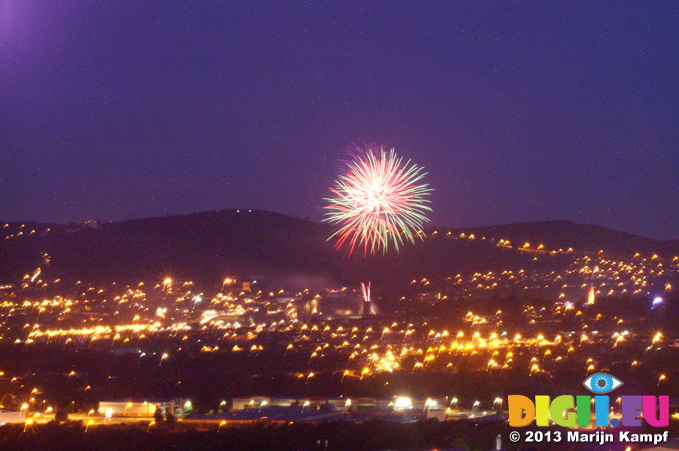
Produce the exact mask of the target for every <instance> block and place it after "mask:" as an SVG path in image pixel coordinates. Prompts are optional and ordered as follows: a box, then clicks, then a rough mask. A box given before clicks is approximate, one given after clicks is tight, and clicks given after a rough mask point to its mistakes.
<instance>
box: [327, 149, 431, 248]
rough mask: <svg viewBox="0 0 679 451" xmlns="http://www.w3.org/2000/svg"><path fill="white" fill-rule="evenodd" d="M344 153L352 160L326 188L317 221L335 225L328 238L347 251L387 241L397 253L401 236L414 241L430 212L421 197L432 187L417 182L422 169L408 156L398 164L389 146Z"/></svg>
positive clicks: (402, 238) (398, 161) (384, 245)
mask: <svg viewBox="0 0 679 451" xmlns="http://www.w3.org/2000/svg"><path fill="white" fill-rule="evenodd" d="M350 154H351V155H352V157H353V159H352V160H351V161H348V162H346V163H345V167H344V168H343V171H342V173H341V174H340V175H339V177H338V180H337V182H336V183H335V186H334V187H332V188H330V190H331V191H332V193H333V197H330V198H328V199H325V200H326V201H328V205H327V206H325V207H324V208H325V209H326V210H327V213H326V217H325V218H324V219H323V220H324V221H325V222H328V223H330V224H334V225H337V226H339V228H338V229H337V230H336V231H335V233H333V234H332V236H331V237H330V238H329V239H335V240H336V242H335V248H338V249H339V248H341V247H342V246H344V245H347V246H348V247H349V255H351V254H352V253H353V252H354V249H355V248H356V247H362V248H363V254H364V255H368V254H375V253H376V252H377V251H378V250H382V252H386V251H387V250H388V249H389V247H390V246H391V245H393V246H394V248H395V249H396V251H398V250H399V248H400V247H401V246H402V245H403V243H404V241H405V240H407V241H410V242H415V237H414V235H416V234H417V232H419V231H420V229H421V228H422V224H423V223H424V222H426V221H428V219H427V217H426V216H425V213H426V212H427V211H431V208H429V207H428V206H427V205H426V204H427V203H429V201H428V200H426V199H425V196H428V195H429V193H430V192H431V191H432V189H430V188H429V185H427V184H421V183H418V182H420V180H422V178H423V177H424V176H425V175H426V173H424V172H422V168H420V167H418V166H415V165H414V164H411V163H410V160H408V161H407V162H405V163H403V162H402V161H403V159H402V157H399V156H398V155H397V154H396V152H395V150H394V149H391V150H390V151H388V152H387V151H386V150H385V149H384V147H382V146H380V147H378V146H374V145H371V146H367V147H366V148H365V149H361V148H359V147H356V149H354V151H352V152H350Z"/></svg>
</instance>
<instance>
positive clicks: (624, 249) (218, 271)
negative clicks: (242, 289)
mask: <svg viewBox="0 0 679 451" xmlns="http://www.w3.org/2000/svg"><path fill="white" fill-rule="evenodd" d="M331 231H332V229H331V227H329V226H327V225H325V224H319V223H315V222H312V221H308V220H304V219H299V218H295V217H291V216H287V215H283V214H279V213H272V212H266V211H260V210H242V209H241V210H217V211H209V212H203V213H194V214H187V215H179V216H166V217H156V218H143V219H134V220H127V221H120V222H111V223H103V224H99V223H96V222H91V221H90V222H88V223H86V224H70V225H60V224H41V223H8V224H7V225H6V226H5V227H3V228H1V229H0V233H1V234H2V235H0V281H1V282H5V283H6V282H16V281H17V280H20V279H21V278H22V277H23V276H24V275H26V274H32V273H33V272H34V271H35V270H36V268H37V267H41V268H42V276H41V277H49V278H60V279H62V280H65V281H75V280H84V281H88V282H102V283H104V282H106V283H111V282H114V281H115V282H122V283H133V282H137V281H142V280H145V281H148V280H162V278H164V277H166V276H168V275H172V276H173V277H175V278H178V279H186V280H189V279H190V280H194V281H196V282H197V283H201V284H205V285H207V286H215V285H218V284H220V283H221V281H222V280H223V279H224V278H225V277H227V276H247V277H261V278H268V279H285V280H290V279H295V278H297V279H299V280H300V283H302V284H308V283H313V282H317V283H320V284H325V285H328V284H349V283H357V282H359V281H367V280H372V281H375V282H379V283H380V284H381V285H382V286H390V287H398V286H402V285H403V284H405V283H407V282H408V281H410V280H412V279H414V278H420V277H447V276H451V275H455V274H457V273H469V272H484V271H492V270H504V269H519V268H530V267H536V266H541V267H550V266H553V267H563V266H564V265H568V264H569V262H570V261H572V258H573V255H579V254H581V253H583V252H599V251H604V252H605V253H607V254H609V255H618V256H627V257H630V256H632V255H633V254H634V253H640V254H643V255H648V256H650V255H652V254H659V255H660V256H661V257H664V258H671V257H672V256H673V255H678V254H679V242H678V241H655V240H652V239H649V238H644V237H641V236H637V235H633V234H629V233H624V232H618V231H615V230H611V229H607V228H605V227H600V226H594V225H583V224H576V223H574V222H571V221H543V222H530V223H523V224H509V225H499V226H493V227H476V228H474V227H472V228H464V229H444V228H434V229H429V230H426V231H424V235H423V237H424V239H423V240H422V241H420V240H418V241H417V242H416V244H414V245H411V244H409V245H406V246H405V247H404V248H403V249H402V251H401V252H400V253H399V254H396V253H394V252H388V253H387V254H386V255H376V256H368V257H364V256H362V255H353V256H351V257H348V256H347V255H346V252H345V251H343V250H335V249H333V247H332V244H331V243H329V242H327V237H328V236H329V235H330V233H331ZM471 235H473V237H472V236H471ZM500 240H509V242H510V244H509V245H506V246H502V245H501V244H503V243H502V242H500ZM524 243H530V247H529V248H527V250H525V251H524V250H522V249H517V248H521V247H522V246H523V244H524ZM498 244H500V245H498ZM539 244H542V245H543V249H542V250H541V251H540V252H538V251H537V246H538V245H539ZM568 248H572V249H573V251H572V252H571V253H568V252H566V250H567V249H568ZM559 249H561V250H563V252H558V253H555V252H551V251H557V250H559ZM531 250H534V252H530V251H531ZM543 255H544V257H542V256H543ZM536 256H539V257H540V258H536Z"/></svg>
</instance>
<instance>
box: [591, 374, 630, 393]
mask: <svg viewBox="0 0 679 451" xmlns="http://www.w3.org/2000/svg"><path fill="white" fill-rule="evenodd" d="M582 385H584V386H585V388H586V389H587V390H589V391H591V392H592V393H596V394H604V393H608V392H612V391H613V390H615V389H616V388H618V387H620V386H621V385H622V381H621V380H620V379H618V378H617V377H615V376H611V375H610V374H606V373H596V374H592V375H591V376H589V377H588V378H587V379H585V380H584V381H583V382H582Z"/></svg>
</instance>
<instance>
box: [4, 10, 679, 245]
mask: <svg viewBox="0 0 679 451" xmlns="http://www.w3.org/2000/svg"><path fill="white" fill-rule="evenodd" d="M453 3H454V4H456V5H455V6H452V4H453ZM678 9H679V7H678V6H677V3H676V2H652V3H646V2H625V1H615V2H613V1H609V2H593V1H583V2H579V3H578V2H525V1H521V2H512V3H510V2H499V1H497V2H467V1H464V2H417V1H413V2H408V3H406V2H400V1H390V2H386V1H384V2H369V1H360V2H344V1H312V2H301V1H289V2H288V1H285V2H284V1H271V2H258V1H253V0H248V1H238V2H225V1H220V2H215V1H209V0H201V1H184V2H177V1H169V0H168V1H153V0H145V1H139V0H130V1H127V0H116V1H111V2H104V1H88V2H85V1H77V2H68V1H56V0H0V220H6V221H14V220H40V221H52V222H80V221H84V220H88V219H100V220H104V221H108V220H120V219H128V218H136V217H145V216H158V215H166V214H181V213H188V212H195V211H203V210H211V209H219V208H231V207H236V208H258V209H265V210H273V211H278V212H282V213H288V214H292V215H296V216H300V217H309V218H310V219H314V220H319V219H320V218H321V216H322V210H321V207H322V206H323V204H324V203H323V200H322V198H323V197H324V196H327V195H328V194H329V192H328V190H327V187H328V186H330V185H331V184H332V182H333V179H334V177H335V175H336V171H337V168H338V166H339V160H340V159H342V158H344V157H345V149H346V148H347V147H349V146H350V145H351V144H353V143H359V144H360V143H363V142H375V143H378V144H383V145H386V146H388V147H395V148H396V150H397V152H398V153H399V154H401V155H403V156H404V157H405V158H406V159H412V161H413V162H415V163H416V164H418V165H420V166H424V167H425V168H426V170H427V172H428V173H429V174H428V176H427V178H426V180H427V181H428V182H429V183H430V185H431V186H432V187H433V188H434V189H435V190H436V191H435V192H434V193H433V195H432V196H431V200H432V205H431V206H432V208H433V209H434V212H433V213H432V214H431V219H432V223H433V224H434V225H437V226H455V227H457V226H479V225H493V224H499V223H508V222H523V221H533V220H542V219H570V220H574V221H578V222H585V223H594V224H600V225H604V226H608V227H611V228H615V229H618V230H624V231H628V232H633V233H638V234H641V235H645V236H649V237H653V238H661V239H670V238H674V239H677V238H679V13H678Z"/></svg>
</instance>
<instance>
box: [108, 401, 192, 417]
mask: <svg viewBox="0 0 679 451" xmlns="http://www.w3.org/2000/svg"><path fill="white" fill-rule="evenodd" d="M191 408H192V406H191V401H189V400H188V399H183V398H150V399H140V398H135V399H116V400H113V401H99V413H100V414H102V415H106V416H107V417H112V416H130V417H153V414H155V413H156V409H160V411H161V412H162V413H168V412H169V413H172V414H173V415H175V416H177V415H183V414H185V413H186V412H187V411H190V410H191Z"/></svg>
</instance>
